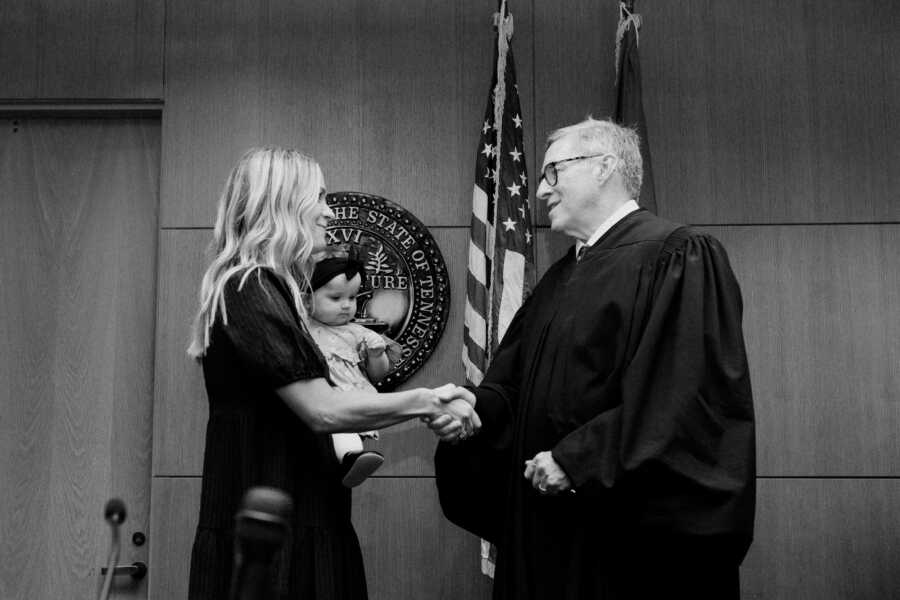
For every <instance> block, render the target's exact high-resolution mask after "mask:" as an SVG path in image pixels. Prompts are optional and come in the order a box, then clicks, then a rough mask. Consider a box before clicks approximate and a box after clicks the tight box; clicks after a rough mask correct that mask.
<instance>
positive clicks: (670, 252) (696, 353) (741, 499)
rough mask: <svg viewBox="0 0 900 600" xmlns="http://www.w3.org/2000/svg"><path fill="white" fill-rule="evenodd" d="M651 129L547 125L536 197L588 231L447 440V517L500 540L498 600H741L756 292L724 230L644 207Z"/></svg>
mask: <svg viewBox="0 0 900 600" xmlns="http://www.w3.org/2000/svg"><path fill="white" fill-rule="evenodd" d="M641 177H642V165H641V156H640V151H639V149H638V137H637V134H636V133H635V132H634V131H632V130H631V129H628V128H625V127H620V126H618V125H616V124H614V123H612V122H609V121H598V120H594V119H590V118H589V119H587V120H586V121H584V122H581V123H578V124H576V125H572V126H570V127H566V128H563V129H560V130H558V131H556V132H554V133H552V134H551V135H550V137H549V139H548V147H547V150H546V154H545V156H544V163H543V171H542V177H541V181H540V186H539V187H538V190H537V197H538V198H540V199H541V200H543V201H545V202H546V203H547V207H548V209H549V218H550V225H551V229H552V230H553V231H556V232H561V233H564V234H567V235H569V236H571V237H572V238H574V239H575V245H574V247H573V248H571V249H570V250H569V252H568V253H567V254H566V256H564V257H563V258H562V259H561V260H559V261H557V262H556V263H555V264H553V265H552V266H551V267H550V268H549V270H548V271H547V273H546V274H545V275H544V277H543V278H542V279H541V281H540V283H539V284H538V285H537V287H536V289H535V290H534V292H533V294H532V295H531V297H530V298H529V299H528V300H527V301H526V302H525V303H524V304H523V306H522V307H521V309H520V310H519V312H518V314H517V315H516V317H515V318H514V320H513V322H512V323H511V325H510V326H509V328H508V330H507V332H506V335H505V337H504V338H503V341H502V343H501V345H500V347H499V349H498V350H497V352H496V354H495V356H494V359H493V362H492V364H491V367H490V369H489V370H488V372H487V373H486V375H485V378H484V381H483V382H482V383H481V385H480V386H478V387H477V388H474V390H473V393H472V394H470V395H469V396H468V397H467V399H468V400H469V401H470V402H472V403H473V404H474V406H475V410H476V412H477V413H478V415H479V416H480V417H481V420H482V424H483V428H482V430H481V432H480V433H479V434H478V435H477V436H475V437H474V438H472V439H470V440H466V441H463V442H461V443H457V444H454V445H450V444H447V443H442V444H440V445H439V447H438V451H437V455H436V458H435V460H436V471H437V484H438V490H439V494H440V498H441V502H442V506H443V509H444V512H445V514H446V515H447V516H448V518H450V519H451V520H452V521H454V522H456V523H457V524H459V525H461V526H463V527H465V528H467V529H469V530H470V531H472V532H474V533H476V534H478V535H480V536H481V537H484V538H486V539H488V540H489V541H492V542H493V543H495V544H496V545H497V549H498V555H497V563H496V572H495V582H494V593H493V597H494V599H495V600H538V599H551V598H552V599H560V598H564V599H578V598H585V599H587V598H590V599H622V598H634V599H638V598H640V599H644V598H663V597H685V598H693V599H696V598H715V599H717V600H722V599H729V598H738V597H739V596H740V587H739V580H738V567H739V565H740V563H741V561H742V559H743V557H744V555H745V553H746V551H747V549H748V547H749V545H750V542H751V539H752V534H753V518H754V504H755V441H754V417H753V403H752V398H751V393H750V379H749V375H748V367H747V358H746V354H745V350H744V339H743V334H742V330H741V312H742V301H741V294H740V289H739V287H738V283H737V281H736V280H735V277H734V274H733V273H732V270H731V267H730V265H729V262H728V257H727V255H726V253H725V249H724V248H723V247H722V245H721V244H720V243H719V242H718V241H717V240H716V239H715V238H713V237H712V236H710V235H708V234H706V233H703V232H700V231H697V230H694V229H692V228H690V227H685V226H681V225H678V224H675V223H671V222H669V221H666V220H663V219H661V218H658V217H657V216H655V215H653V214H652V213H650V212H648V211H646V210H644V209H642V208H639V206H638V205H637V203H636V201H635V199H636V198H638V197H639V193H640V186H641Z"/></svg>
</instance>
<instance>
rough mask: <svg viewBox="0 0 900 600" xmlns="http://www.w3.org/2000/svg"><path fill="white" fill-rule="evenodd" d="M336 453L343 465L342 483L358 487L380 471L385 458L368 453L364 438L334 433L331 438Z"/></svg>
mask: <svg viewBox="0 0 900 600" xmlns="http://www.w3.org/2000/svg"><path fill="white" fill-rule="evenodd" d="M331 440H332V442H333V443H334V453H335V454H336V455H337V457H338V460H339V461H340V463H341V483H343V484H344V486H346V487H356V486H358V485H359V484H361V483H362V482H363V481H365V480H366V478H367V477H369V475H371V474H372V473H374V472H375V471H377V470H378V467H380V466H381V463H383V462H384V457H383V456H382V455H381V454H379V453H378V452H371V451H370V452H366V451H365V450H364V449H363V443H362V438H361V437H359V435H358V434H355V433H334V434H332V436H331Z"/></svg>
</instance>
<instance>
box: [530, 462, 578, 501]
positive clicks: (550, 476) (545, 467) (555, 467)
mask: <svg viewBox="0 0 900 600" xmlns="http://www.w3.org/2000/svg"><path fill="white" fill-rule="evenodd" d="M525 479H526V480H528V481H530V482H531V486H532V487H533V488H534V489H536V490H537V491H538V492H539V493H541V494H543V495H546V496H553V495H556V494H559V493H561V492H565V491H569V490H571V493H575V490H573V489H572V482H571V481H569V476H568V475H566V472H565V471H563V470H562V467H560V466H559V464H558V463H557V462H556V461H555V460H553V454H551V453H550V452H549V451H545V452H538V453H537V454H535V455H534V458H532V459H531V460H526V461H525Z"/></svg>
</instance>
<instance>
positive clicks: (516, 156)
mask: <svg viewBox="0 0 900 600" xmlns="http://www.w3.org/2000/svg"><path fill="white" fill-rule="evenodd" d="M509 155H510V156H512V159H513V162H519V161H520V160H522V153H521V152H519V149H518V148H513V150H512V152H510V153H509Z"/></svg>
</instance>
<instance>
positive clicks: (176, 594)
mask: <svg viewBox="0 0 900 600" xmlns="http://www.w3.org/2000/svg"><path fill="white" fill-rule="evenodd" d="M201 483H202V480H201V479H200V478H199V477H154V478H153V510H152V514H151V518H150V535H149V539H150V562H149V563H148V565H147V566H148V567H149V574H148V576H147V579H148V580H149V581H148V586H149V590H150V596H149V597H150V598H151V599H153V600H183V599H184V598H187V593H188V581H189V578H190V573H191V547H192V545H193V543H194V534H195V532H196V531H197V521H198V519H199V516H200V486H201Z"/></svg>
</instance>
